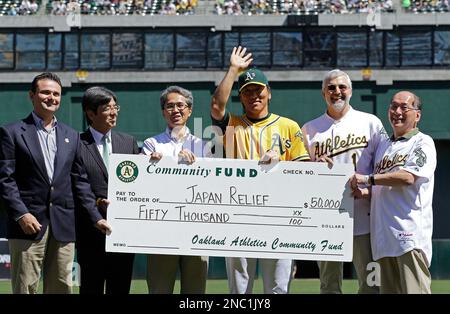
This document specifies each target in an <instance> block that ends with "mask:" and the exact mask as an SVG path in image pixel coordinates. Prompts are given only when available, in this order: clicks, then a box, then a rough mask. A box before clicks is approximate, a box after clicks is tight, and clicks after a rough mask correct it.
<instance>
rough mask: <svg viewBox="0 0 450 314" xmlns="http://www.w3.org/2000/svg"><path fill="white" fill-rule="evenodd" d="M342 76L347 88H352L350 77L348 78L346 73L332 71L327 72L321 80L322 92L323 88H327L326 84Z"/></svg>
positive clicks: (337, 70) (336, 70)
mask: <svg viewBox="0 0 450 314" xmlns="http://www.w3.org/2000/svg"><path fill="white" fill-rule="evenodd" d="M340 76H343V77H345V79H346V80H347V84H348V87H350V88H352V80H351V79H350V77H349V76H348V74H347V73H345V72H344V71H341V70H339V69H334V70H331V71H329V72H328V73H327V74H325V76H324V77H323V80H322V91H324V90H325V88H326V87H327V83H328V82H329V81H331V80H333V79H335V78H337V77H340Z"/></svg>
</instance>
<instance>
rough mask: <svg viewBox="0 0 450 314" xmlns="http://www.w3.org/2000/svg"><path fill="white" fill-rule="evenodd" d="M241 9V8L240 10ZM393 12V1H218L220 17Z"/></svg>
mask: <svg viewBox="0 0 450 314" xmlns="http://www.w3.org/2000/svg"><path fill="white" fill-rule="evenodd" d="M238 7H239V8H238ZM374 10H377V11H379V12H393V8H392V1H367V0H362V1H359V0H347V1H346V0H239V1H238V0H217V4H216V13H217V14H219V15H222V14H228V15H239V14H245V15H255V14H256V15H261V14H270V13H272V14H305V15H309V14H319V13H329V14H340V13H367V12H370V11H374Z"/></svg>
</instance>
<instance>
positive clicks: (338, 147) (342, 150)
mask: <svg viewBox="0 0 450 314" xmlns="http://www.w3.org/2000/svg"><path fill="white" fill-rule="evenodd" d="M302 130H303V136H304V137H305V143H306V146H307V149H308V151H309V156H310V157H311V160H312V161H315V160H317V159H318V158H319V157H321V156H324V155H326V156H328V157H330V158H331V159H333V161H334V162H335V163H351V164H353V165H354V167H355V170H356V172H358V173H361V174H371V173H372V172H373V160H374V159H373V158H374V156H375V151H376V149H377V147H378V144H379V143H380V141H381V139H382V138H387V135H386V131H385V130H384V128H383V124H382V123H381V121H380V119H378V118H377V117H376V116H374V115H373V114H369V113H366V112H362V111H358V110H354V109H353V108H351V107H350V110H349V111H348V112H347V113H346V114H345V115H344V117H343V118H342V119H340V120H334V119H333V118H332V117H330V116H329V115H328V114H327V113H325V114H323V115H322V116H320V117H318V118H317V119H314V120H312V121H310V122H307V123H306V124H305V125H304V126H303V129H302ZM369 215H370V201H369V200H366V199H358V200H355V203H354V217H355V218H354V228H353V229H354V235H363V234H368V233H370V217H369Z"/></svg>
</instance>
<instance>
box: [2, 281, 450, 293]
mask: <svg viewBox="0 0 450 314" xmlns="http://www.w3.org/2000/svg"><path fill="white" fill-rule="evenodd" d="M41 286H42V285H41ZM179 287H180V286H179V281H177V282H176V284H175V292H176V293H178V292H179V291H180V288H179ZM357 289H358V282H357V281H356V280H344V283H343V290H344V293H346V294H353V293H356V291H357ZM431 290H432V292H433V293H436V294H440V293H450V280H433V282H432V285H431ZM206 292H207V293H228V286H227V281H226V280H208V283H207V288H206ZM262 292H263V288H262V280H256V281H255V287H254V293H262ZM0 293H3V294H4V293H11V284H10V282H9V281H7V280H5V281H0ZM74 293H78V287H75V289H74ZM131 293H136V294H139V293H147V283H146V282H145V280H133V283H132V285H131ZM291 293H292V294H318V293H319V280H318V279H295V280H293V281H292V284H291Z"/></svg>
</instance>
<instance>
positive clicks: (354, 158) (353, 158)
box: [352, 153, 357, 171]
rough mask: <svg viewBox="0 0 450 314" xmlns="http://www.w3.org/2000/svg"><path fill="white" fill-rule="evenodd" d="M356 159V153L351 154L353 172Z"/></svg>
mask: <svg viewBox="0 0 450 314" xmlns="http://www.w3.org/2000/svg"><path fill="white" fill-rule="evenodd" d="M356 158H357V156H356V153H353V154H352V160H353V167H355V171H356Z"/></svg>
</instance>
